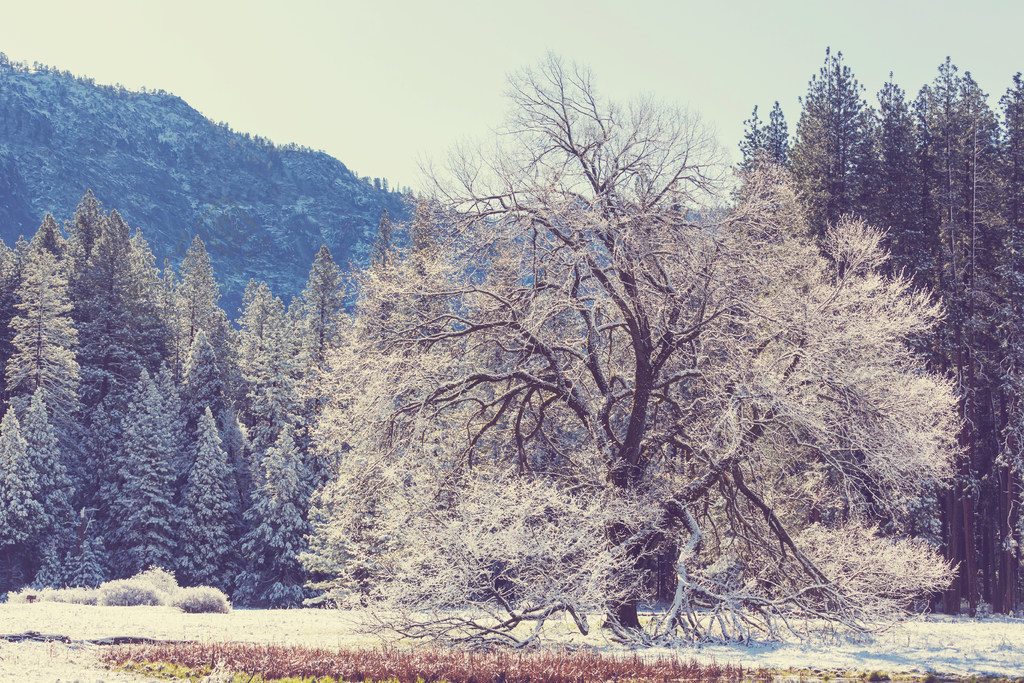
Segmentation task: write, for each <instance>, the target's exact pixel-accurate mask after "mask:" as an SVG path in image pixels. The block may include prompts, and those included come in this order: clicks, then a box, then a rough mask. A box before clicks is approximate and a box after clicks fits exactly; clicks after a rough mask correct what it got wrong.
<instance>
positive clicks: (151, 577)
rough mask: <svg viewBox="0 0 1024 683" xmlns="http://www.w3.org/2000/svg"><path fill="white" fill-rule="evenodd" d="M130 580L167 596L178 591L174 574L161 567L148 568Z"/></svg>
mask: <svg viewBox="0 0 1024 683" xmlns="http://www.w3.org/2000/svg"><path fill="white" fill-rule="evenodd" d="M131 580H132V581H141V582H143V583H148V584H150V585H151V586H153V588H155V589H156V590H158V591H159V592H161V593H164V594H165V595H167V596H171V595H174V594H175V593H176V592H177V591H178V582H177V580H175V578H174V574H173V573H172V572H169V571H167V570H166V569H164V568H162V567H150V568H149V569H147V570H146V571H144V572H140V573H138V574H136V575H135V576H133V577H132V578H131Z"/></svg>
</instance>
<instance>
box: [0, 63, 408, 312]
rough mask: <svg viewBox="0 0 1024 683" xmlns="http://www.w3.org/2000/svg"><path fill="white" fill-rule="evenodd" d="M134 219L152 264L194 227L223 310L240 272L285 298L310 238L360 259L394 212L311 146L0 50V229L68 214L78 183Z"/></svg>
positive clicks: (27, 227)
mask: <svg viewBox="0 0 1024 683" xmlns="http://www.w3.org/2000/svg"><path fill="white" fill-rule="evenodd" d="M90 188H91V189H92V190H93V192H94V193H95V195H96V197H97V198H98V199H99V200H100V201H102V202H103V203H104V208H106V209H108V210H109V209H114V208H116V209H117V210H118V211H119V212H120V213H121V216H122V217H123V218H124V219H125V221H126V222H128V224H129V225H130V226H132V227H133V228H134V227H139V228H141V229H142V232H143V235H144V236H145V237H146V239H147V240H148V241H149V243H150V246H151V247H152V249H153V253H154V254H155V255H156V257H157V260H158V263H160V262H162V260H163V259H164V258H169V259H170V260H171V262H172V263H176V262H178V261H180V259H181V257H182V256H183V255H184V253H185V249H186V248H187V247H188V245H189V243H190V242H191V240H192V237H193V235H197V234H198V235H200V236H201V237H202V239H203V241H204V242H205V243H206V247H207V250H208V251H209V252H210V256H211V260H212V261H213V266H214V268H215V272H216V275H217V279H218V281H219V282H220V283H221V288H222V291H223V293H224V302H223V303H224V304H225V308H226V309H227V311H228V314H229V315H232V314H233V313H234V309H235V308H237V305H238V303H239V302H240V301H241V293H242V290H243V289H244V287H245V284H246V283H247V282H248V280H249V278H255V279H257V280H260V279H262V280H266V281H267V283H268V284H269V285H270V286H271V288H272V289H273V291H274V293H275V294H279V295H282V296H283V297H284V298H285V300H287V298H288V297H289V296H291V295H293V294H297V293H298V292H299V291H300V290H301V289H302V287H303V285H304V283H305V279H306V276H307V274H308V272H309V267H310V265H311V264H312V262H313V257H314V256H315V255H316V252H317V250H318V249H319V248H320V246H321V244H326V245H327V246H328V247H330V249H331V252H332V254H333V255H334V258H335V261H337V262H338V263H339V264H345V263H347V262H349V261H356V262H361V261H363V260H365V257H366V255H367V253H368V251H367V250H368V248H369V245H370V244H372V242H373V238H374V235H375V232H376V228H377V224H378V222H379V219H380V215H381V211H382V210H383V209H385V208H386V209H387V210H388V212H389V213H390V214H391V215H392V216H397V217H402V216H404V215H405V214H406V213H407V209H406V206H405V204H404V201H403V197H402V195H400V194H398V193H394V192H388V191H385V190H381V189H378V188H377V187H375V185H374V184H371V183H370V182H369V181H368V180H367V179H360V178H359V177H357V176H356V175H355V174H354V173H352V171H350V170H349V169H348V168H346V167H345V165H344V164H343V163H341V162H340V161H338V160H337V159H334V158H333V157H331V156H328V155H327V154H325V153H323V152H317V151H313V150H309V149H305V148H299V147H296V146H294V145H290V146H284V147H282V146H277V145H274V144H272V143H271V142H269V141H268V140H266V139H263V138H259V137H251V136H249V135H247V134H239V133H236V132H233V131H232V130H231V129H230V128H228V127H227V126H225V125H222V124H215V123H213V122H212V121H210V120H209V119H206V118H205V117H203V116H202V115H201V114H200V113H199V112H197V111H196V110H195V109H193V108H192V107H190V106H189V105H188V104H187V103H186V102H185V101H184V100H182V99H181V98H179V97H176V96H174V95H170V94H167V93H164V92H162V91H160V92H133V91H129V90H125V89H124V88H122V87H119V86H118V87H111V86H97V85H96V84H95V83H94V82H93V81H92V80H91V79H84V78H75V77H73V76H72V75H71V74H69V73H67V72H57V71H55V70H52V69H48V68H46V67H38V66H36V67H33V68H29V67H27V66H24V65H15V64H11V63H10V62H9V61H8V60H7V59H6V58H5V57H4V56H3V55H2V53H0V238H2V239H3V240H4V241H5V242H6V243H7V244H12V243H13V242H14V241H15V240H16V239H17V238H18V236H19V235H21V234H23V235H25V236H26V238H28V237H31V235H32V234H34V233H35V231H36V229H37V228H38V227H39V224H40V223H41V222H42V219H43V216H44V215H45V214H46V213H47V212H50V213H52V214H53V215H54V217H55V218H57V221H58V223H60V222H61V221H62V220H64V219H70V218H71V217H72V216H73V214H74V210H75V207H76V206H77V204H78V202H79V200H80V199H81V198H82V195H83V194H84V193H85V191H86V190H87V189H90Z"/></svg>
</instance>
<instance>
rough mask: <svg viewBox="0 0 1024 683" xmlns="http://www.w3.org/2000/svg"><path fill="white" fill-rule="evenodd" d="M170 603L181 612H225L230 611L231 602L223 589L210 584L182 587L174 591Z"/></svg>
mask: <svg viewBox="0 0 1024 683" xmlns="http://www.w3.org/2000/svg"><path fill="white" fill-rule="evenodd" d="M171 605H172V606H174V607H177V608H178V609H180V610H181V611H183V612H188V613H190V614H196V613H200V612H216V613H218V614H227V613H228V612H230V611H231V603H230V602H228V596H227V595H225V594H224V592H223V591H221V590H218V589H216V588H212V587H210V586H196V587H195V588H182V589H180V590H179V591H178V592H177V593H175V595H174V598H173V599H172V600H171Z"/></svg>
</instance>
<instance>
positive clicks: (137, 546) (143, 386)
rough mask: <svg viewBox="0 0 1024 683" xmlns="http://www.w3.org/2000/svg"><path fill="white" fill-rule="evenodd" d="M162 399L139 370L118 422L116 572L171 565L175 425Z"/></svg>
mask: <svg viewBox="0 0 1024 683" xmlns="http://www.w3.org/2000/svg"><path fill="white" fill-rule="evenodd" d="M175 417H177V416H176V415H170V414H169V412H168V398H167V397H166V396H164V395H163V394H162V393H161V391H160V386H159V385H158V384H157V382H155V381H154V380H153V379H152V378H151V377H150V376H149V373H148V372H146V371H145V370H143V372H142V374H141V375H140V377H139V380H138V382H137V383H136V385H135V391H134V392H133V395H132V400H131V403H130V404H129V406H128V411H127V412H126V413H125V416H124V419H123V420H122V426H121V429H122V436H121V448H120V456H119V458H118V464H119V467H120V469H119V471H118V490H117V497H116V499H115V500H113V501H112V505H113V508H114V511H115V513H116V516H115V518H114V519H115V520H116V521H117V523H118V526H117V564H118V570H119V573H121V574H125V575H131V574H134V573H136V572H138V571H141V570H143V569H145V568H146V567H149V566H151V565H153V566H158V567H172V566H174V565H175V564H176V559H177V555H176V548H177V532H176V530H175V521H176V519H177V509H176V507H175V505H174V497H175V486H174V484H175V472H174V469H173V466H174V459H175V455H176V452H175V448H176V446H175V437H176V435H175V426H174V420H173V418H175Z"/></svg>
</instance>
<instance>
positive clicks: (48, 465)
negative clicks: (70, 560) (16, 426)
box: [21, 391, 74, 557]
mask: <svg viewBox="0 0 1024 683" xmlns="http://www.w3.org/2000/svg"><path fill="white" fill-rule="evenodd" d="M21 433H22V435H23V436H24V437H25V444H26V449H27V451H26V452H27V454H28V461H29V463H31V466H32V468H33V469H34V470H35V472H36V477H37V481H38V485H39V500H40V501H41V502H42V505H43V508H44V509H45V510H46V516H47V526H46V527H45V528H44V529H42V533H43V534H44V535H45V536H46V537H48V538H51V539H53V540H55V541H58V542H59V543H58V545H57V547H56V548H55V549H54V553H55V555H54V556H55V557H56V556H57V555H56V553H57V550H59V551H60V552H61V553H63V552H64V550H65V549H66V547H65V546H66V542H67V540H68V538H67V536H68V534H69V533H70V531H71V528H72V524H73V522H74V511H73V508H72V507H71V503H72V498H73V495H74V490H73V485H72V482H71V477H70V476H69V474H68V468H67V466H66V465H65V462H64V456H63V454H62V450H61V445H60V442H59V440H58V439H57V434H56V431H55V430H54V429H53V427H52V426H51V424H50V417H49V413H48V411H47V406H46V400H45V398H44V394H43V392H42V391H37V392H36V393H35V395H33V396H32V402H31V403H30V404H29V407H28V410H27V411H25V417H24V419H23V420H22V428H21Z"/></svg>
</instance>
